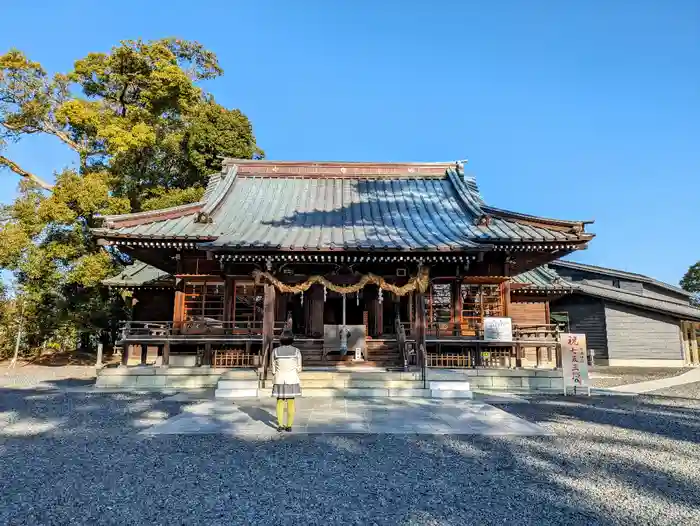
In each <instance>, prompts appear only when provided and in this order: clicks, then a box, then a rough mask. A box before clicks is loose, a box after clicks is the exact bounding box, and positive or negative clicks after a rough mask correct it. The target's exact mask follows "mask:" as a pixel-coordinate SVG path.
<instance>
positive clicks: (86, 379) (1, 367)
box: [0, 362, 95, 389]
mask: <svg viewBox="0 0 700 526" xmlns="http://www.w3.org/2000/svg"><path fill="white" fill-rule="evenodd" d="M94 381H95V367H94V366H85V365H61V366H58V367H51V366H45V365H31V364H18V365H17V366H16V367H9V362H2V363H0V388H1V387H8V388H19V389H23V388H35V387H39V388H41V387H43V388H47V387H67V386H70V385H82V384H89V383H91V382H93V383H94Z"/></svg>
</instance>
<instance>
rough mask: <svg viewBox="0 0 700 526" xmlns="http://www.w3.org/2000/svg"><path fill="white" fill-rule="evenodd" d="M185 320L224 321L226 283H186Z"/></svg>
mask: <svg viewBox="0 0 700 526" xmlns="http://www.w3.org/2000/svg"><path fill="white" fill-rule="evenodd" d="M185 320H187V321H203V320H207V321H224V282H223V281H192V282H189V283H186V284H185Z"/></svg>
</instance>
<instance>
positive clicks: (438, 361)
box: [428, 353, 474, 369]
mask: <svg viewBox="0 0 700 526" xmlns="http://www.w3.org/2000/svg"><path fill="white" fill-rule="evenodd" d="M473 366H474V364H473V362H472V357H471V355H469V354H443V353H440V354H428V367H444V368H449V369H456V368H467V367H473Z"/></svg>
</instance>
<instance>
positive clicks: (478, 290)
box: [460, 283, 503, 333]
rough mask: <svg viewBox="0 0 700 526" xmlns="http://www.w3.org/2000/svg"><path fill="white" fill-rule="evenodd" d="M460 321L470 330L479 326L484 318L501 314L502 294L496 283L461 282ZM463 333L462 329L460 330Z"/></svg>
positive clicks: (474, 329) (474, 330)
mask: <svg viewBox="0 0 700 526" xmlns="http://www.w3.org/2000/svg"><path fill="white" fill-rule="evenodd" d="M460 290H461V294H462V323H463V324H465V323H466V324H467V325H466V327H467V328H468V330H469V331H470V332H471V331H473V332H474V333H475V332H476V329H478V328H480V326H481V324H482V322H483V320H484V318H487V317H498V316H503V294H502V289H501V286H500V285H498V284H471V283H463V284H462V286H461V288H460ZM462 332H463V333H464V330H463V331H462Z"/></svg>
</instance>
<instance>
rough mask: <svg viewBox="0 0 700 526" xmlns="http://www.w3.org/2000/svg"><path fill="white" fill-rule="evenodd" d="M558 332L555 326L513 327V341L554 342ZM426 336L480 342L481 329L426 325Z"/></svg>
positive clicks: (460, 324) (463, 324) (459, 324)
mask: <svg viewBox="0 0 700 526" xmlns="http://www.w3.org/2000/svg"><path fill="white" fill-rule="evenodd" d="M559 334H560V331H559V329H558V326H557V325H556V324H533V325H523V324H514V325H513V340H515V341H517V340H556V339H558V338H559ZM426 335H427V336H428V338H429V339H431V340H435V341H439V340H455V339H459V340H461V339H465V340H482V339H483V329H482V328H481V327H480V326H476V327H475V326H474V324H473V323H472V322H471V321H465V322H444V323H442V322H441V323H428V324H427V327H426Z"/></svg>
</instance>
